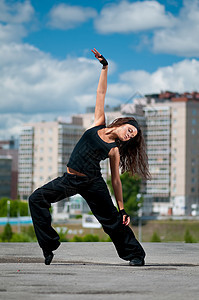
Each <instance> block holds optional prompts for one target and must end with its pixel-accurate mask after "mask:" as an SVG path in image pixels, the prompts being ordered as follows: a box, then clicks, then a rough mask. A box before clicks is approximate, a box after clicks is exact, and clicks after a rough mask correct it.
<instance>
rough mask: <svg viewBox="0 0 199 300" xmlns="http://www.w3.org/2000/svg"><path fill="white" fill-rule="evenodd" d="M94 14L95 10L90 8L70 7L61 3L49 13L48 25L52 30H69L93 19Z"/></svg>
mask: <svg viewBox="0 0 199 300" xmlns="http://www.w3.org/2000/svg"><path fill="white" fill-rule="evenodd" d="M96 14H97V12H96V10H95V9H93V8H90V7H81V6H72V5H68V4H63V3H62V4H59V5H56V6H55V7H53V8H52V10H51V11H50V13H49V18H50V21H49V25H50V26H51V27H52V28H58V29H70V28H74V27H77V26H79V25H80V24H82V23H84V22H87V21H88V20H89V19H92V18H94V17H95V16H96Z"/></svg>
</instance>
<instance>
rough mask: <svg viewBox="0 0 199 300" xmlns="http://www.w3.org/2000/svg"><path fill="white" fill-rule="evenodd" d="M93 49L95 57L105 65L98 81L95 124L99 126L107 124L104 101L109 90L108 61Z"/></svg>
mask: <svg viewBox="0 0 199 300" xmlns="http://www.w3.org/2000/svg"><path fill="white" fill-rule="evenodd" d="M91 51H92V52H93V53H94V55H95V57H96V58H97V59H98V60H99V62H100V63H101V64H102V65H103V67H102V70H101V74H100V78H99V82H98V87H97V96H96V104H95V120H94V126H98V125H104V124H105V114H104V101H105V96H106V90H107V73H108V62H107V60H106V59H105V58H104V57H103V56H102V55H101V54H100V53H99V52H98V51H97V50H96V49H95V48H94V50H91Z"/></svg>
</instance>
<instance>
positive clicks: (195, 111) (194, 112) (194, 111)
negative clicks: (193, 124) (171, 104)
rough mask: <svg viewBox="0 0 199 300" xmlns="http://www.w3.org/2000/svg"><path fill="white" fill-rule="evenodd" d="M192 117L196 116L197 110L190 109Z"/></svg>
mask: <svg viewBox="0 0 199 300" xmlns="http://www.w3.org/2000/svg"><path fill="white" fill-rule="evenodd" d="M192 115H193V116H196V115H197V110H196V109H195V108H194V109H192Z"/></svg>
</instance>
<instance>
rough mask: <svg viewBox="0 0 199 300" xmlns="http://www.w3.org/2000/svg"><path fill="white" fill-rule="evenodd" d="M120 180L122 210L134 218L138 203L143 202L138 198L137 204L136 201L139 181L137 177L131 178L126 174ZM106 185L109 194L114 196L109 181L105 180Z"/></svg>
mask: <svg viewBox="0 0 199 300" xmlns="http://www.w3.org/2000/svg"><path fill="white" fill-rule="evenodd" d="M120 179H121V182H122V191H123V200H124V208H125V210H126V212H127V213H128V214H129V215H130V216H135V215H137V212H138V210H139V203H142V202H143V199H142V198H140V201H139V202H138V201H137V195H138V194H139V191H140V185H141V179H140V178H139V177H138V176H137V175H134V176H131V175H130V174H129V173H128V172H125V173H124V174H122V175H120ZM107 184H108V186H109V187H110V191H111V194H114V192H113V187H112V184H111V179H108V180H107Z"/></svg>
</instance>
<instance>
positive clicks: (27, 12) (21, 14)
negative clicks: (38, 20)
mask: <svg viewBox="0 0 199 300" xmlns="http://www.w3.org/2000/svg"><path fill="white" fill-rule="evenodd" d="M33 14H34V9H33V7H32V5H31V4H30V1H28V0H26V1H24V2H22V3H21V2H9V4H8V3H6V1H5V0H0V21H2V22H10V23H26V22H29V21H30V20H31V19H32V16H33Z"/></svg>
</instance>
